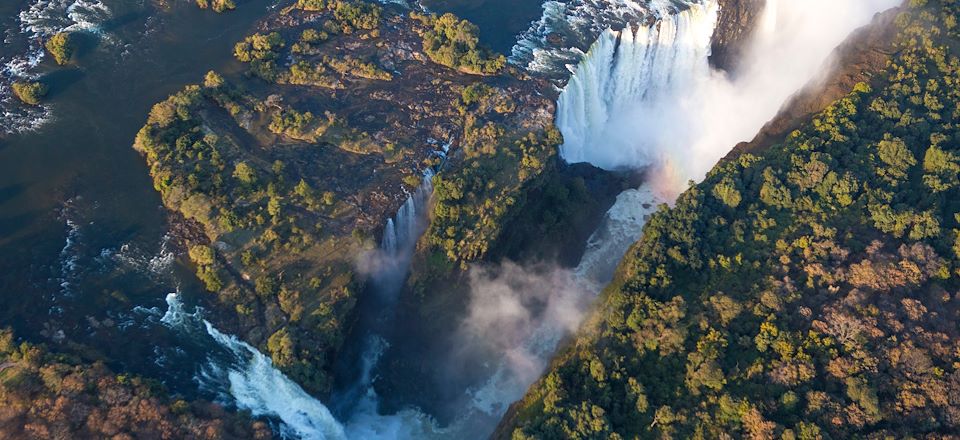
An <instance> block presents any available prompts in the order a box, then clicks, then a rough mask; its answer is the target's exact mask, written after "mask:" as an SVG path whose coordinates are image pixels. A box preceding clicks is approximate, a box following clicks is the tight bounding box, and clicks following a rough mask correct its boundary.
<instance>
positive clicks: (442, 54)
mask: <svg viewBox="0 0 960 440" xmlns="http://www.w3.org/2000/svg"><path fill="white" fill-rule="evenodd" d="M410 16H411V17H413V18H415V19H417V20H419V21H420V22H421V23H423V25H424V26H425V27H426V28H427V29H426V30H424V31H422V32H421V36H422V37H423V51H424V52H426V53H427V56H428V57H430V59H431V60H433V62H435V63H437V64H440V65H443V66H447V67H450V68H453V69H458V70H461V71H463V72H466V73H471V74H477V75H479V74H484V75H488V74H494V73H497V72H499V71H500V69H503V67H504V66H505V65H506V63H507V59H506V58H505V57H504V56H503V55H499V54H495V53H494V52H492V51H491V50H490V49H488V48H485V47H481V46H480V37H479V36H478V29H477V26H476V25H474V24H473V23H470V22H469V21H467V20H460V19H459V18H457V16H455V15H453V14H449V13H447V14H443V15H442V16H440V17H437V16H436V15H434V14H421V13H418V12H411V13H410Z"/></svg>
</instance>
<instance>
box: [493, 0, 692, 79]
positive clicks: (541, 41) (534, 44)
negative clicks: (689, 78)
mask: <svg viewBox="0 0 960 440" xmlns="http://www.w3.org/2000/svg"><path fill="white" fill-rule="evenodd" d="M695 2H696V0H651V1H642V0H565V1H558V0H550V1H546V2H544V4H543V15H541V17H540V19H539V20H537V21H534V22H533V23H532V24H531V26H530V28H529V29H528V30H526V31H524V32H523V33H521V34H520V35H519V37H518V39H517V44H516V45H514V47H513V50H512V54H511V56H510V61H511V62H512V63H513V64H516V65H519V66H522V67H526V68H527V69H528V70H530V71H532V72H536V73H540V74H547V75H550V76H554V77H556V78H557V79H565V78H566V76H567V75H568V74H569V72H568V70H572V69H573V67H575V66H576V64H577V63H578V62H580V60H581V59H582V58H583V56H584V54H585V52H586V50H587V48H589V47H590V45H591V44H593V42H594V41H595V40H596V39H597V37H598V36H599V35H600V34H601V33H603V32H604V31H606V30H608V29H613V30H622V29H623V28H625V27H626V26H627V25H628V24H630V23H634V24H636V23H641V22H647V21H651V20H657V19H660V18H662V17H664V16H668V15H672V14H675V13H676V12H678V11H681V10H683V9H686V8H688V7H690V5H691V4H694V3H695Z"/></svg>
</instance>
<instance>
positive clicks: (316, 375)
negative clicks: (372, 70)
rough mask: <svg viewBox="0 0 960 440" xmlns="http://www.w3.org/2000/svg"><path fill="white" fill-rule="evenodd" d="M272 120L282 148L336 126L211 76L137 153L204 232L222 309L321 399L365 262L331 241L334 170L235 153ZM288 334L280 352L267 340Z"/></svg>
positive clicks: (152, 119)
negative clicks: (253, 123) (246, 129)
mask: <svg viewBox="0 0 960 440" xmlns="http://www.w3.org/2000/svg"><path fill="white" fill-rule="evenodd" d="M254 44H256V43H254ZM254 44H252V45H251V46H253V45H254ZM251 50H256V49H251ZM271 115H272V121H271V122H270V123H269V129H270V130H273V131H274V132H276V133H280V134H283V135H285V136H297V137H300V136H310V137H315V136H319V133H321V132H322V131H324V130H325V128H324V127H326V122H325V121H327V120H329V119H325V118H316V117H314V116H313V115H312V114H310V113H308V112H303V113H301V112H298V111H295V110H292V109H285V108H282V109H279V110H278V109H277V107H276V105H265V104H264V103H263V102H260V101H259V100H257V99H255V98H254V97H253V96H251V95H249V94H247V93H246V92H244V91H242V90H241V89H239V88H238V87H236V86H235V85H233V84H231V83H229V82H227V81H226V80H225V79H224V78H223V77H222V76H220V75H218V74H216V73H213V72H211V73H208V74H207V75H206V77H205V78H204V86H202V87H201V86H198V85H191V86H187V87H186V88H185V89H184V90H183V91H181V92H178V93H176V94H174V95H173V96H171V97H169V98H168V99H166V100H165V101H163V102H161V103H158V104H157V105H155V106H154V107H153V109H152V110H151V112H150V116H149V118H148V119H147V124H146V125H145V126H144V127H143V128H142V129H141V130H140V132H139V134H138V135H137V140H136V143H135V146H134V147H135V148H136V149H137V150H138V151H140V152H141V153H143V154H144V156H145V157H146V159H147V163H148V165H149V166H150V173H151V176H152V177H153V181H154V186H155V188H156V189H157V190H158V191H159V192H160V194H161V196H162V198H163V202H164V204H165V205H166V206H167V207H168V208H169V209H171V210H173V211H175V212H178V213H179V214H180V215H182V216H183V217H184V218H185V219H186V220H187V221H188V222H191V223H194V224H197V225H199V226H200V229H202V230H203V231H204V232H205V234H206V239H205V240H193V241H192V242H191V243H190V247H189V256H190V259H191V260H192V261H193V263H194V264H195V265H196V270H197V276H198V278H199V279H200V280H201V281H203V283H204V284H205V285H206V287H207V289H208V290H209V291H211V292H212V293H213V294H214V295H215V303H218V304H221V305H223V306H224V307H223V308H224V309H225V310H229V311H231V312H233V313H236V314H237V316H238V317H239V318H240V319H242V320H244V321H245V322H247V325H248V326H249V327H250V328H263V329H266V331H267V332H268V333H266V335H265V336H264V338H263V339H262V340H260V341H257V340H254V341H252V342H254V343H259V344H261V346H263V347H265V348H268V349H270V353H271V354H272V355H273V357H274V362H275V363H276V364H277V365H278V366H279V367H280V368H282V369H284V371H285V372H287V373H288V374H290V375H291V376H292V377H293V378H294V379H295V380H297V381H298V382H299V383H301V384H302V385H304V386H305V387H307V388H308V389H310V390H313V391H317V392H323V391H325V390H327V388H328V387H329V378H328V377H327V375H326V368H328V362H329V361H328V359H329V352H330V351H331V350H334V349H336V348H337V347H339V344H340V343H341V342H342V337H343V336H342V331H343V326H342V324H341V323H340V320H341V319H343V317H344V316H345V315H346V314H347V313H349V312H350V311H351V310H352V309H353V304H354V302H355V296H354V293H353V292H354V291H356V289H358V288H359V281H357V280H356V279H355V278H354V276H353V273H352V265H353V260H352V258H353V255H356V254H357V253H358V252H359V250H358V248H357V245H355V244H353V242H352V240H350V238H349V237H348V236H345V235H346V234H344V236H337V235H334V234H331V233H330V232H328V230H327V226H337V225H338V223H339V222H342V221H346V220H345V219H341V218H338V215H341V214H340V211H341V209H342V207H341V206H339V205H337V204H336V203H335V200H336V196H335V195H334V194H332V193H330V195H327V193H328V192H330V190H331V189H332V188H330V186H329V185H332V184H331V183H329V179H328V178H327V175H326V173H328V172H329V170H328V167H324V166H322V165H320V166H318V165H316V164H311V163H307V162H303V161H297V160H295V159H294V160H291V161H290V162H288V161H287V159H289V156H288V155H287V154H286V151H285V150H283V149H280V148H272V149H269V150H268V149H264V148H259V147H256V146H241V144H239V143H238V139H237V136H238V135H237V133H236V130H237V129H239V126H238V124H240V123H241V121H249V120H254V119H263V118H267V119H270V118H271ZM328 117H329V118H332V115H328ZM264 124H265V125H266V123H264ZM267 128H268V127H266V126H264V127H263V130H266V129H267ZM314 148H315V147H314ZM331 166H336V165H331ZM211 243H217V244H218V245H217V246H216V247H214V246H212V245H211ZM312 280H318V281H317V282H313V281H312ZM278 316H282V319H278V318H277V317H278ZM281 329H283V330H284V333H283V334H284V335H285V337H284V339H283V342H284V343H283V344H281V345H280V347H283V351H282V352H279V351H275V350H273V348H276V347H277V345H276V344H274V343H272V342H271V344H270V345H269V346H268V344H267V343H268V342H269V341H268V340H267V338H266V336H269V335H270V334H271V333H270V332H277V331H280V330H281Z"/></svg>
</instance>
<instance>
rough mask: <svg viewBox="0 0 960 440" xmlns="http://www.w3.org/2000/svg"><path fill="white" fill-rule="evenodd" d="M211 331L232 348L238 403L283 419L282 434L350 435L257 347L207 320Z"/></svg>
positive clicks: (233, 386) (311, 436)
mask: <svg viewBox="0 0 960 440" xmlns="http://www.w3.org/2000/svg"><path fill="white" fill-rule="evenodd" d="M203 323H204V326H205V328H206V331H207V333H208V334H209V335H210V337H212V338H213V340H214V341H216V342H217V343H218V344H220V346H221V347H223V348H225V349H226V350H228V351H229V352H230V353H231V354H232V355H233V356H234V360H235V365H234V366H233V367H231V368H229V371H227V378H228V380H229V384H230V394H231V395H232V396H233V398H234V401H235V403H236V405H237V407H239V408H241V409H246V410H249V411H250V412H251V413H252V414H253V415H254V416H257V417H260V416H268V417H275V418H278V419H280V421H282V422H283V425H282V427H281V434H283V435H284V436H285V437H294V438H301V439H346V435H345V434H344V430H343V426H341V425H340V423H339V422H337V420H336V419H334V418H333V415H332V414H331V413H330V411H329V410H328V409H327V407H326V406H324V405H323V403H321V402H320V401H319V400H317V399H314V398H313V397H312V396H310V395H309V394H307V392H306V391H304V390H303V388H301V387H300V385H297V383H296V382H294V381H292V380H290V379H289V378H288V377H287V376H285V375H284V374H283V373H281V372H280V370H277V369H276V368H275V367H274V366H273V362H271V361H270V358H268V357H267V356H265V355H264V354H263V353H260V351H258V350H257V349H256V348H253V347H252V346H250V344H247V343H246V342H243V341H241V340H239V339H237V337H236V336H232V335H226V334H223V333H221V332H220V331H219V330H217V329H216V328H215V327H214V326H213V325H212V324H210V323H209V322H207V321H206V320H204V321H203Z"/></svg>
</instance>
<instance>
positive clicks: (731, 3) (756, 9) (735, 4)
mask: <svg viewBox="0 0 960 440" xmlns="http://www.w3.org/2000/svg"><path fill="white" fill-rule="evenodd" d="M765 5H766V0H720V22H719V23H717V29H716V31H714V34H713V42H712V45H711V49H712V52H713V53H712V55H710V64H711V65H712V66H713V67H715V68H718V69H721V70H724V71H727V72H729V73H731V74H735V73H736V70H737V67H738V66H739V63H740V62H741V60H742V57H743V52H744V50H745V49H746V47H747V45H748V44H749V42H750V37H751V36H752V35H753V32H754V31H755V30H756V29H757V25H758V24H759V22H760V17H761V15H762V14H763V8H764V6H765Z"/></svg>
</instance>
